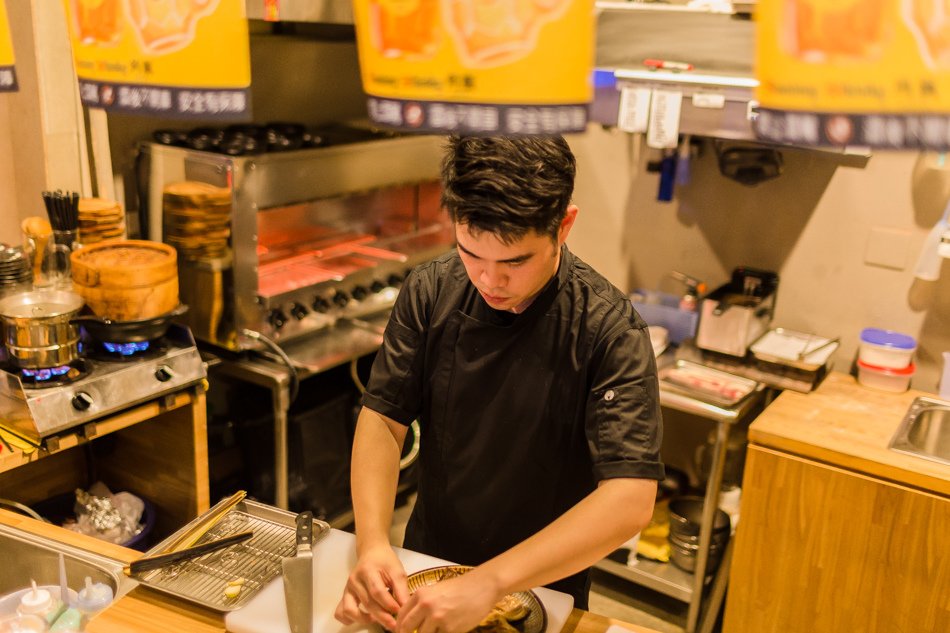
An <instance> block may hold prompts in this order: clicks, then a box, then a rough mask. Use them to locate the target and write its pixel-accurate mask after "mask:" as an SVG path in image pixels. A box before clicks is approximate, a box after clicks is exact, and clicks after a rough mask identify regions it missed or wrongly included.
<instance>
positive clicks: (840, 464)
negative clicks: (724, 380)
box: [723, 374, 950, 633]
mask: <svg viewBox="0 0 950 633" xmlns="http://www.w3.org/2000/svg"><path fill="white" fill-rule="evenodd" d="M919 395H930V394H922V393H920V392H907V393H903V394H893V393H887V392H880V391H872V390H870V389H866V388H864V387H862V386H860V385H859V384H858V383H857V382H856V381H855V380H854V379H853V378H852V377H850V376H847V375H844V374H832V375H830V376H829V377H828V378H827V379H826V380H825V382H824V383H823V384H822V385H821V387H820V388H819V389H818V390H817V391H815V392H813V393H810V394H799V393H791V392H785V393H783V394H781V395H780V396H779V397H778V398H777V399H776V400H775V402H773V403H772V404H771V405H770V406H769V407H768V408H767V409H766V410H765V411H764V412H763V413H762V414H761V415H760V416H759V417H758V418H757V419H756V420H755V421H754V422H753V423H752V425H751V426H750V428H749V441H750V444H749V450H748V454H747V458H746V466H745V474H744V476H743V482H742V502H741V507H740V517H741V519H740V521H739V524H738V528H737V531H736V534H735V537H734V539H735V544H734V551H733V558H732V564H731V567H730V586H729V594H728V597H727V601H726V613H725V619H724V624H723V631H724V632H725V633H838V632H840V631H881V632H885V631H886V632H889V631H950V602H948V601H947V592H946V590H945V589H943V588H945V587H950V541H948V538H947V535H948V534H950V466H948V465H945V464H941V463H938V462H934V461H931V460H927V459H923V458H918V457H914V456H911V455H904V454H901V453H897V452H894V451H891V450H889V449H888V448H887V445H888V444H889V442H890V439H891V437H892V436H893V434H894V432H895V431H896V430H897V428H898V427H899V425H900V423H901V421H902V420H903V418H904V414H905V412H906V411H907V409H908V407H909V406H910V405H911V403H912V401H913V400H914V398H915V397H917V396H919Z"/></svg>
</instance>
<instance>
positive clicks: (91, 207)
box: [79, 198, 125, 245]
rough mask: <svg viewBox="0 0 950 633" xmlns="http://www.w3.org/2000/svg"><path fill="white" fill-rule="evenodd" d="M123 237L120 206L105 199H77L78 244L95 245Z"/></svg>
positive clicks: (122, 219) (122, 214)
mask: <svg viewBox="0 0 950 633" xmlns="http://www.w3.org/2000/svg"><path fill="white" fill-rule="evenodd" d="M121 237H125V214H124V213H123V212H122V205H120V204H119V203H118V202H116V201H115V200H106V199H105V198H80V199H79V243H80V244H83V245H85V244H95V243H97V242H102V241H104V240H112V239H117V238H121Z"/></svg>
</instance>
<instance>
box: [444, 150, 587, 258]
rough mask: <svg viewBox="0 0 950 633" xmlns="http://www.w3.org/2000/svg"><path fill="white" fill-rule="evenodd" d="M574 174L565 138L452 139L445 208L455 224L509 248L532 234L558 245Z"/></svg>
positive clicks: (447, 157) (447, 161)
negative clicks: (486, 234) (487, 236)
mask: <svg viewBox="0 0 950 633" xmlns="http://www.w3.org/2000/svg"><path fill="white" fill-rule="evenodd" d="M575 173H576V166H575V160H574V154H573V153H572V152H571V148H570V147H568V145H567V141H565V140H564V138H563V137H561V136H512V137H507V136H452V137H450V138H449V141H448V143H447V145H446V154H445V158H444V159H443V161H442V206H443V207H445V209H446V210H447V211H448V213H449V217H450V218H452V221H453V222H455V223H457V224H465V225H468V227H469V230H470V231H473V232H475V233H478V232H481V231H487V232H489V233H492V234H494V235H496V236H497V237H498V238H499V239H500V240H502V241H503V242H506V243H510V242H511V241H513V240H516V239H520V238H522V237H524V236H525V235H526V234H527V233H528V232H529V231H531V230H534V231H535V232H536V233H538V234H539V235H548V236H550V237H551V238H552V239H555V240H556V239H557V232H558V227H559V226H560V224H561V220H562V219H564V214H565V213H566V212H567V207H568V205H569V204H570V202H571V193H573V191H574V174H575Z"/></svg>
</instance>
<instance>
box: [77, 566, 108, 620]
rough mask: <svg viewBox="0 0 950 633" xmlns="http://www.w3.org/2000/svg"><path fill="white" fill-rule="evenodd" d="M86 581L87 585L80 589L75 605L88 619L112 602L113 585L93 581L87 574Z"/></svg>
mask: <svg viewBox="0 0 950 633" xmlns="http://www.w3.org/2000/svg"><path fill="white" fill-rule="evenodd" d="M85 582H86V586H85V587H83V588H82V589H80V590H79V594H78V597H77V599H76V605H75V606H76V608H77V609H79V610H80V611H82V613H83V615H85V616H86V619H87V620H88V619H89V618H91V617H92V616H93V615H95V614H96V613H98V612H99V611H102V610H103V609H105V608H106V607H107V606H109V603H110V602H112V587H110V586H109V585H106V584H104V583H101V582H92V578H90V577H89V576H86V581H85Z"/></svg>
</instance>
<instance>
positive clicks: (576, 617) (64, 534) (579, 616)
mask: <svg viewBox="0 0 950 633" xmlns="http://www.w3.org/2000/svg"><path fill="white" fill-rule="evenodd" d="M0 523H2V524H3V525H7V526H10V527H14V528H17V529H21V530H23V531H25V532H29V533H31V534H35V535H37V536H41V537H44V538H48V539H50V540H53V541H58V542H60V543H65V544H67V545H72V546H73V547H77V548H79V549H84V550H86V551H89V552H93V553H95V554H101V555H103V556H107V557H109V558H112V559H114V560H116V561H119V562H121V563H128V562H130V561H133V560H135V559H136V558H139V557H140V556H141V555H142V553H141V552H137V551H135V550H132V549H129V548H127V547H122V546H121V545H114V544H112V543H107V542H106V541H101V540H99V539H96V538H93V537H91V536H86V535H85V534H79V533H78V532H73V531H71V530H67V529H65V528H61V527H59V526H56V525H52V524H49V523H44V522H42V521H37V520H36V519H32V518H30V517H27V516H24V515H21V514H17V513H15V512H10V511H7V510H3V509H0ZM611 626H617V627H620V628H622V629H625V630H628V631H633V632H634V633H657V631H656V630H654V629H649V628H646V627H642V626H638V625H636V624H631V623H629V622H623V621H620V620H614V619H612V618H607V617H604V616H601V615H596V614H594V613H590V612H588V611H582V610H580V609H574V610H573V611H572V612H571V614H570V616H569V617H568V619H567V623H566V624H565V625H564V628H563V629H561V631H562V633H604V632H605V631H607V630H608V629H609V628H610V627H611ZM86 631H87V632H88V633H168V631H175V632H176V633H225V627H224V617H223V616H222V615H221V614H219V613H217V612H215V611H211V610H209V609H203V608H201V607H199V606H197V605H191V604H189V603H187V602H185V601H183V600H177V599H175V598H173V597H171V596H165V595H163V594H161V593H158V592H155V591H151V590H149V589H147V588H145V587H136V588H134V589H132V591H130V592H129V593H127V594H125V595H124V596H122V597H121V598H119V599H118V600H116V601H115V602H114V603H113V604H112V605H111V606H110V607H109V608H108V609H106V610H105V611H103V612H102V613H100V614H98V615H97V616H95V617H94V618H93V619H92V620H90V622H89V624H88V625H87V626H86Z"/></svg>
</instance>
